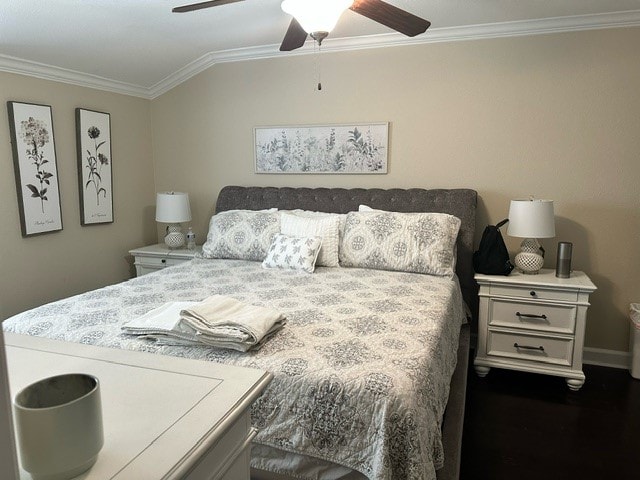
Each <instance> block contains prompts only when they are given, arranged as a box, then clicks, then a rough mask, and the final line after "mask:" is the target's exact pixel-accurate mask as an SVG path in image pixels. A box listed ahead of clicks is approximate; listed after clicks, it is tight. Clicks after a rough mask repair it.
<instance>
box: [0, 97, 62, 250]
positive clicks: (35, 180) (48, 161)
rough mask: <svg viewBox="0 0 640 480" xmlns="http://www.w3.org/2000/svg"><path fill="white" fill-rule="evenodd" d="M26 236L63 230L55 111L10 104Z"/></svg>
mask: <svg viewBox="0 0 640 480" xmlns="http://www.w3.org/2000/svg"><path fill="white" fill-rule="evenodd" d="M7 110H8V113H9V130H10V134H11V147H12V150H13V162H14V171H15V177H16V190H17V194H18V208H19V211H20V226H21V229H22V236H23V237H27V236H31V235H37V234H41V233H48V232H55V231H58V230H62V212H61V208H60V190H59V184H58V166H57V162H56V149H55V143H54V138H53V116H52V113H51V107H50V106H47V105H36V104H31V103H20V102H7Z"/></svg>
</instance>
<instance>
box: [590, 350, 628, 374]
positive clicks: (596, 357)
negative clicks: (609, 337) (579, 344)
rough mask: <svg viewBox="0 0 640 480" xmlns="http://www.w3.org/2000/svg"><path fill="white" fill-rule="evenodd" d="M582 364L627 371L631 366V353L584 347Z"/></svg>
mask: <svg viewBox="0 0 640 480" xmlns="http://www.w3.org/2000/svg"><path fill="white" fill-rule="evenodd" d="M582 363H586V364H588V365H598V366H600V367H611V368H623V369H625V370H628V369H629V365H631V353H629V352H622V351H620V350H607V349H604V348H593V347H585V348H584V350H583V355H582Z"/></svg>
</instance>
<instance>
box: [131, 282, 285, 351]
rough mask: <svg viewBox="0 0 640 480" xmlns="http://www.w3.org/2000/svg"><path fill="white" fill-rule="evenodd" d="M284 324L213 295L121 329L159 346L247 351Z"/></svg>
mask: <svg viewBox="0 0 640 480" xmlns="http://www.w3.org/2000/svg"><path fill="white" fill-rule="evenodd" d="M285 323H286V318H285V317H284V316H283V315H282V314H280V313H278V312H276V311H275V310H272V309H270V308H266V307H256V306H253V305H246V304H244V303H242V302H239V301H238V300H235V299H233V298H229V297H224V296H221V295H214V296H212V297H209V298H207V299H205V300H204V301H203V302H200V303H198V302H170V303H165V304H164V305H162V306H161V307H158V308H155V309H153V310H151V311H149V312H147V313H146V314H145V315H143V316H141V317H139V318H137V319H135V320H132V321H130V322H128V323H126V324H125V325H123V326H122V330H123V331H124V332H125V333H129V334H132V335H139V336H140V337H141V338H146V339H150V340H154V341H155V342H157V343H158V344H160V345H201V346H202V345H209V346H214V347H221V348H231V349H234V350H239V351H243V352H246V351H247V350H249V349H251V348H255V347H257V346H259V345H261V344H262V342H263V341H265V340H266V339H267V338H269V337H270V336H271V335H273V334H274V333H275V332H276V331H278V330H279V329H280V328H282V326H283V325H284V324H285Z"/></svg>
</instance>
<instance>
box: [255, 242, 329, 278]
mask: <svg viewBox="0 0 640 480" xmlns="http://www.w3.org/2000/svg"><path fill="white" fill-rule="evenodd" d="M321 246H322V239H321V238H320V237H293V236H290V235H284V234H282V233H280V234H278V235H276V238H275V239H274V240H273V243H272V244H271V246H270V247H269V251H268V252H267V257H266V258H265V259H264V260H263V262H262V268H284V269H287V270H302V271H303V272H307V273H313V271H314V270H315V266H316V259H317V258H318V253H319V252H320V247H321Z"/></svg>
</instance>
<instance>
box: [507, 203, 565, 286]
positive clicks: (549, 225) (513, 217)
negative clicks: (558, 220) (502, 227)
mask: <svg viewBox="0 0 640 480" xmlns="http://www.w3.org/2000/svg"><path fill="white" fill-rule="evenodd" d="M507 234H508V235H510V236H512V237H520V238H524V240H523V241H522V243H521V244H520V250H521V251H520V253H518V254H517V255H516V257H515V259H514V263H515V266H516V268H517V269H518V270H520V271H521V272H522V273H527V274H536V273H538V272H539V271H540V269H541V268H542V265H544V248H542V246H541V245H540V243H539V242H538V240H537V239H538V238H552V237H554V236H555V235H556V229H555V221H554V214H553V200H534V199H530V200H511V205H510V206H509V226H508V227H507Z"/></svg>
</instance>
